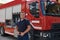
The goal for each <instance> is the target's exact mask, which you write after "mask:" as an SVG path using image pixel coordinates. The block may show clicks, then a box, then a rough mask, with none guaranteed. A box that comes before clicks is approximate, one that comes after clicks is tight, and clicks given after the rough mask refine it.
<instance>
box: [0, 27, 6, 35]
mask: <svg viewBox="0 0 60 40" xmlns="http://www.w3.org/2000/svg"><path fill="white" fill-rule="evenodd" d="M0 34H1V36H4V35H5V32H4V28H3V27H1V28H0Z"/></svg>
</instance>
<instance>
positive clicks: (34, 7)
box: [29, 1, 39, 18]
mask: <svg viewBox="0 0 60 40" xmlns="http://www.w3.org/2000/svg"><path fill="white" fill-rule="evenodd" d="M38 5H39V3H38V2H37V1H36V2H32V3H30V5H29V6H30V7H29V8H30V13H31V14H32V15H33V16H34V17H36V18H39V7H38Z"/></svg>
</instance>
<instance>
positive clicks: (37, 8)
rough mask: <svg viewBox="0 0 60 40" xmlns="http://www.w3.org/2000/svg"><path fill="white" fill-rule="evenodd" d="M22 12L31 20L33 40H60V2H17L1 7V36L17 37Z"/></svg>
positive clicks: (35, 0)
mask: <svg viewBox="0 0 60 40" xmlns="http://www.w3.org/2000/svg"><path fill="white" fill-rule="evenodd" d="M21 12H25V13H26V18H27V19H28V20H30V23H31V26H32V29H31V32H30V34H31V37H32V39H33V40H60V39H59V38H60V2H59V0H15V1H13V2H10V3H7V4H4V5H2V6H0V28H1V30H0V31H1V35H4V34H5V33H7V34H10V35H13V36H15V37H17V31H16V23H17V22H18V21H19V14H20V13H21Z"/></svg>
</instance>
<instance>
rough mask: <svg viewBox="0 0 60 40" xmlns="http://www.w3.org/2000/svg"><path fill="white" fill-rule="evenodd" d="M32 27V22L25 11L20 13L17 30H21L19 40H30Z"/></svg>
mask: <svg viewBox="0 0 60 40" xmlns="http://www.w3.org/2000/svg"><path fill="white" fill-rule="evenodd" d="M30 29H31V26H30V22H29V20H27V19H25V13H24V12H22V13H20V21H19V22H18V23H17V30H18V32H19V34H18V38H17V40H29V36H28V32H29V31H30Z"/></svg>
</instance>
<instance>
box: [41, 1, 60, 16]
mask: <svg viewBox="0 0 60 40" xmlns="http://www.w3.org/2000/svg"><path fill="white" fill-rule="evenodd" d="M41 6H43V9H42V12H43V14H44V15H48V16H60V4H58V3H57V2H51V1H46V2H41Z"/></svg>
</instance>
